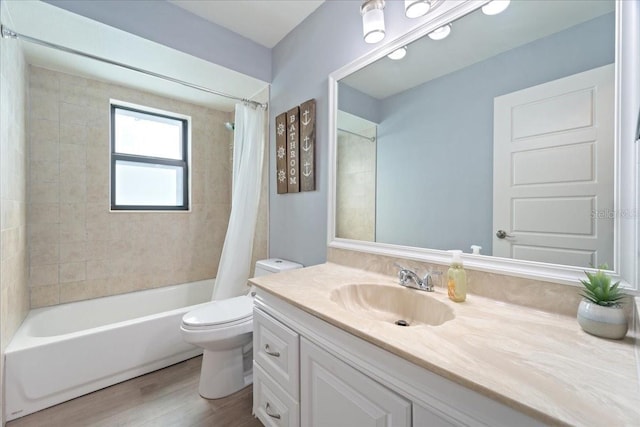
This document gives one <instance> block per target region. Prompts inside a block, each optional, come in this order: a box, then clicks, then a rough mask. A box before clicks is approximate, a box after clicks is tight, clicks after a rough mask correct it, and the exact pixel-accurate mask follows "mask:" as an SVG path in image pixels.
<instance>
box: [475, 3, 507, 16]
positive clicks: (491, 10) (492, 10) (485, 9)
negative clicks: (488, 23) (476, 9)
mask: <svg viewBox="0 0 640 427" xmlns="http://www.w3.org/2000/svg"><path fill="white" fill-rule="evenodd" d="M510 2H511V0H492V1H490V2H489V3H487V4H485V5H484V6H482V13H484V14H485V15H497V14H499V13H501V12H504V11H505V10H506V9H507V8H508V7H509V3H510Z"/></svg>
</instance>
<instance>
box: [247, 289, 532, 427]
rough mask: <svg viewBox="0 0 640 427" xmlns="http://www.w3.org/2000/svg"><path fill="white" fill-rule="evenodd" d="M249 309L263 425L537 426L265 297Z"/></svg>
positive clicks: (258, 410)
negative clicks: (252, 327)
mask: <svg viewBox="0 0 640 427" xmlns="http://www.w3.org/2000/svg"><path fill="white" fill-rule="evenodd" d="M254 304H255V308H254V337H253V340H254V341H253V342H254V349H253V351H254V369H253V375H254V390H253V393H254V400H253V410H254V413H255V415H256V416H257V417H258V418H259V419H260V421H261V422H262V423H263V424H264V425H265V426H268V427H276V426H277V427H283V426H298V425H300V426H302V427H343V426H344V427H352V426H358V427H366V426H387V427H410V426H413V427H450V426H496V427H498V426H509V427H511V426H514V425H517V426H518V427H527V426H542V425H543V423H541V422H539V421H537V420H535V419H533V418H531V417H529V416H527V415H525V414H523V413H520V412H518V411H516V410H514V409H512V408H510V407H508V406H506V405H504V404H502V403H499V402H497V401H495V400H493V399H490V398H488V397H486V396H484V395H482V394H479V393H477V392H474V391H472V390H470V389H467V388H465V387H463V386H461V385H459V384H456V383H454V382H452V381H450V380H448V379H446V378H444V377H441V376H439V375H436V374H434V373H432V372H430V371H428V370H426V369H424V368H422V367H420V366H418V365H415V364H413V363H411V362H409V361H407V360H405V359H403V358H401V357H399V356H397V355H395V354H393V353H390V352H388V351H386V350H384V349H382V348H380V347H378V346H376V345H373V344H371V343H369V342H367V341H365V340H363V339H361V338H359V337H356V336H354V335H352V334H351V333H349V332H348V331H347V330H345V329H343V328H339V327H337V326H334V325H332V324H329V323H327V322H325V321H324V320H321V319H320V318H318V317H315V316H313V315H312V314H309V313H307V312H305V311H303V310H301V309H299V308H297V307H294V306H293V305H291V304H289V303H287V302H286V301H284V300H282V299H280V298H278V297H276V296H274V295H272V294H270V293H268V292H266V291H263V290H258V292H257V294H256V297H255V299H254ZM345 328H346V329H348V325H346V326H345Z"/></svg>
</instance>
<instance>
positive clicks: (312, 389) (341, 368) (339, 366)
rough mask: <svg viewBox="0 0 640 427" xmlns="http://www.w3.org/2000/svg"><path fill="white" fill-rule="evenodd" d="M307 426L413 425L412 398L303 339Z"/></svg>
mask: <svg viewBox="0 0 640 427" xmlns="http://www.w3.org/2000/svg"><path fill="white" fill-rule="evenodd" d="M300 375H301V378H300V388H301V390H300V410H301V425H302V426H303V427H354V426H357V427H367V426H371V427H405V426H407V427H408V426H411V402H409V401H407V400H405V399H403V398H402V397H400V396H398V395H397V394H395V393H394V392H392V391H391V390H389V389H387V388H385V387H383V386H382V385H380V384H378V383H377V382H375V381H374V380H372V379H371V378H369V377H367V376H366V375H364V374H363V373H361V372H360V371H358V370H356V369H354V368H352V367H351V366H349V365H347V364H346V363H344V362H342V361H341V360H339V359H337V358H336V357H334V356H332V355H331V354H329V353H327V352H326V351H324V350H322V349H321V348H320V347H318V346H316V345H315V344H312V343H311V342H309V341H308V340H306V339H304V338H301V339H300Z"/></svg>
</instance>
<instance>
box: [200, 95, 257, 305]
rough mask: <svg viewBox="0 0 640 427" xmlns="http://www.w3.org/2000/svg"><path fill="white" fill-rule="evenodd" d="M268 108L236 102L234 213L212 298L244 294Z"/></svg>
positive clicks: (253, 232) (232, 207) (232, 206)
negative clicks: (265, 109) (266, 110)
mask: <svg viewBox="0 0 640 427" xmlns="http://www.w3.org/2000/svg"><path fill="white" fill-rule="evenodd" d="M264 120H265V111H264V109H262V108H261V107H256V108H254V107H252V106H250V105H248V104H246V103H242V104H237V105H236V116H235V131H234V135H233V192H232V196H231V216H230V217H229V227H228V228H227V235H226V237H225V239H224V246H223V248H222V256H221V257H220V266H219V267H218V274H217V277H216V284H215V287H214V289H213V297H212V299H213V300H221V299H226V298H232V297H236V296H239V295H244V294H246V293H247V292H248V288H247V286H246V284H247V280H248V279H249V274H250V271H251V252H252V249H253V236H254V234H255V229H256V221H257V219H258V204H259V202H260V189H261V185H262V182H261V181H262V161H263V156H264V143H265V134H264V123H265V122H264Z"/></svg>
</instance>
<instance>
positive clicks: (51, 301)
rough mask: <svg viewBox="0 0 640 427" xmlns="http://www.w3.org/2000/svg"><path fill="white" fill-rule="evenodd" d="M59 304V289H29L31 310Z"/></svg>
mask: <svg viewBox="0 0 640 427" xmlns="http://www.w3.org/2000/svg"><path fill="white" fill-rule="evenodd" d="M59 303H60V287H59V286H58V285H53V286H38V287H36V288H31V308H39V307H47V306H50V305H56V304H59Z"/></svg>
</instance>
